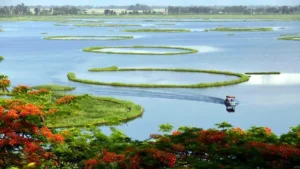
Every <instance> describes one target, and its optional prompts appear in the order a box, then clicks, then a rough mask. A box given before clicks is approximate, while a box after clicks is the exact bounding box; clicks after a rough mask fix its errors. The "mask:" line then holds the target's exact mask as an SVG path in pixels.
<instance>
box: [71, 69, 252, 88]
mask: <svg viewBox="0 0 300 169" xmlns="http://www.w3.org/2000/svg"><path fill="white" fill-rule="evenodd" d="M89 71H90V72H104V71H170V72H191V73H210V74H222V75H228V76H236V77H239V79H236V80H229V81H222V82H212V83H198V84H188V85H177V84H130V83H122V82H101V81H93V80H87V79H79V78H77V77H76V74H75V73H73V72H70V73H68V75H67V77H68V79H69V80H71V81H74V82H79V83H85V84H95V85H107V86H115V87H140V88H208V87H221V86H228V85H234V84H238V83H242V82H246V81H248V80H249V76H247V75H245V74H241V73H234V72H226V71H218V70H200V69H179V68H178V69H167V68H118V69H116V67H115V66H113V67H108V68H91V69H89Z"/></svg>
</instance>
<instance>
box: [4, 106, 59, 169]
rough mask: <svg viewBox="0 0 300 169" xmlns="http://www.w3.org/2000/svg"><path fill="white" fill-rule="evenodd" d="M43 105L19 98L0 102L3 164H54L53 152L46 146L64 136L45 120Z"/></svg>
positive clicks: (57, 143)
mask: <svg viewBox="0 0 300 169" xmlns="http://www.w3.org/2000/svg"><path fill="white" fill-rule="evenodd" d="M44 115H46V112H45V111H43V107H42V106H37V105H35V104H31V103H25V102H23V101H20V100H6V101H4V102H2V103H1V106H0V168H8V167H10V166H19V167H21V166H23V165H25V164H28V163H34V165H39V166H43V165H49V164H50V163H51V164H52V162H53V161H52V160H53V153H51V152H50V150H49V149H48V150H47V149H45V146H47V145H49V144H52V143H55V144H56V145H59V144H61V143H62V142H63V141H64V137H63V136H62V135H60V134H54V133H53V132H52V131H50V130H49V129H48V128H47V127H46V126H45V125H44V123H43V122H42V119H43V116H44Z"/></svg>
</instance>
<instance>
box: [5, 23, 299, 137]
mask: <svg viewBox="0 0 300 169" xmlns="http://www.w3.org/2000/svg"><path fill="white" fill-rule="evenodd" d="M129 20H132V19H129ZM129 20H128V22H126V21H125V22H122V23H131V22H129ZM109 21H110V22H114V23H117V22H118V20H109ZM123 21H124V20H123ZM134 23H135V24H136V23H140V24H143V25H144V27H152V26H155V27H156V28H185V29H191V30H192V31H193V32H190V33H125V32H120V30H122V29H128V27H126V28H124V27H112V28H109V27H96V28H90V27H72V26H53V24H54V23H53V22H0V27H3V28H4V29H5V30H6V31H5V32H1V33H0V55H3V56H5V60H4V61H3V62H1V63H0V72H1V74H6V75H8V76H9V77H10V79H11V80H12V84H13V86H16V85H18V84H28V85H31V86H32V85H40V84H46V83H55V84H61V85H71V86H75V87H77V89H76V90H75V91H74V93H89V94H93V95H107V96H113V97H116V98H120V99H128V100H132V101H134V102H136V103H138V104H140V105H142V106H143V107H144V109H145V112H144V115H143V117H142V118H140V119H136V120H134V121H131V122H129V123H127V124H125V125H122V126H119V127H118V128H120V129H122V130H124V131H125V133H126V134H128V135H129V136H131V137H133V138H136V139H144V138H147V137H148V136H149V134H150V133H155V132H157V130H158V125H159V124H162V123H167V122H169V123H171V124H173V125H174V126H175V127H179V126H182V125H191V126H197V127H203V128H208V127H213V124H215V123H219V122H222V121H227V122H229V123H231V124H233V125H235V126H240V127H242V128H248V127H250V126H252V125H257V126H269V127H271V128H272V129H273V131H274V132H275V133H277V134H281V133H283V132H286V131H288V129H289V127H290V126H295V125H298V124H300V120H299V119H300V114H299V109H300V94H299V93H300V80H299V79H300V78H299V77H300V76H299V74H300V66H299V65H300V42H299V41H280V40H276V38H277V37H279V36H280V35H281V34H294V33H298V34H299V33H300V22H279V21H278V22H274V21H272V22H265V21H260V22H178V23H176V25H160V26H158V25H156V24H157V23H159V22H141V21H137V22H134ZM218 26H222V27H273V28H274V31H273V32H236V33H235V36H227V34H228V32H203V31H202V30H204V29H207V28H215V27H218ZM70 28H74V29H70ZM131 28H132V29H137V28H141V27H131ZM279 28H284V29H279ZM41 32H47V33H48V35H47V36H52V35H53V36H55V35H62V36H68V35H74V36H75V35H77V36H79V35H86V36H88V35H98V36H102V35H133V36H135V38H134V39H132V40H120V41H113V40H112V41H61V40H51V41H48V40H43V39H42V38H43V36H44V35H41V34H40V33H41ZM230 33H231V32H230ZM132 45H152V46H153V45H155V46H159V45H166V46H182V47H191V48H196V49H198V50H199V53H197V54H190V55H175V56H155V55H151V56H147V55H118V54H109V55H108V54H100V53H86V52H82V49H83V48H85V47H89V46H132ZM112 65H116V66H119V67H127V68H128V67H135V68H142V67H155V68H197V69H216V70H226V71H234V72H241V73H243V72H248V71H280V72H282V73H283V74H282V75H274V76H252V78H251V79H250V81H249V82H247V83H243V84H239V85H234V86H228V87H220V88H207V89H138V88H115V87H108V86H96V85H86V84H79V83H74V82H69V81H68V80H67V78H66V75H67V73H68V72H75V73H77V74H78V76H79V77H82V78H84V77H86V75H88V76H89V78H91V79H93V78H96V79H97V80H98V78H99V80H102V79H101V77H102V78H103V79H104V80H106V81H125V80H127V81H126V82H137V83H138V82H139V83H144V82H147V83H148V82H149V83H150V82H153V83H159V81H160V80H163V81H164V83H167V82H168V83H179V82H181V83H183V84H190V83H195V82H198V81H215V80H227V79H228V80H230V77H219V76H216V75H211V76H205V75H204V74H201V75H200V76H198V75H197V74H189V73H174V74H172V73H169V72H167V73H166V72H164V73H162V72H136V73H133V74H130V73H128V72H125V73H124V74H122V73H121V74H120V72H118V73H116V74H113V73H105V74H102V73H99V74H97V73H93V74H91V73H89V72H88V71H87V70H88V69H89V68H92V67H107V66H112ZM226 95H235V96H236V97H237V99H238V100H239V102H240V105H238V107H237V110H236V113H234V114H229V113H227V112H226V110H225V106H224V105H222V104H221V103H222V99H223V98H224V97H225V96H226ZM104 130H105V131H106V130H107V128H104Z"/></svg>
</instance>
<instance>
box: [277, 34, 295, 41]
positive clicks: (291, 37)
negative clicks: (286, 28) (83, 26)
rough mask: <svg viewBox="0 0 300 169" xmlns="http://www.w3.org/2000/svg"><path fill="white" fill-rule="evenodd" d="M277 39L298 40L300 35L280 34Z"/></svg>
mask: <svg viewBox="0 0 300 169" xmlns="http://www.w3.org/2000/svg"><path fill="white" fill-rule="evenodd" d="M278 39H279V40H294V41H300V35H291V36H290V35H287V36H282V37H280V38H278Z"/></svg>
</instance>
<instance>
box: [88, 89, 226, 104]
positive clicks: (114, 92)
mask: <svg viewBox="0 0 300 169" xmlns="http://www.w3.org/2000/svg"><path fill="white" fill-rule="evenodd" d="M92 93H93V94H95V95H106V96H132V97H147V98H161V99H174V100H188V101H200V102H207V103H215V104H224V99H223V98H218V97H212V96H206V95H192V94H179V93H168V92H157V91H147V90H132V89H130V90H128V89H127V90H126V89H115V88H97V89H95V88H93V89H92Z"/></svg>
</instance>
